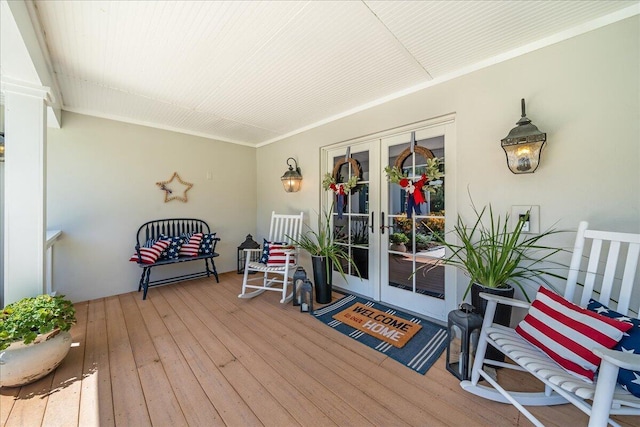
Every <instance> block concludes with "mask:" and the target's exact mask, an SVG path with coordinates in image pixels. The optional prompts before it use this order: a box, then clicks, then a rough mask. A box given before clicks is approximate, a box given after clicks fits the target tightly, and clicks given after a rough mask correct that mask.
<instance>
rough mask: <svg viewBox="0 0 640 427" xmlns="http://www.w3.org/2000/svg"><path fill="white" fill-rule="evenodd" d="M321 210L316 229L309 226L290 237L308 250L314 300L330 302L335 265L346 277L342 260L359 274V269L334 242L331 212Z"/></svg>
mask: <svg viewBox="0 0 640 427" xmlns="http://www.w3.org/2000/svg"><path fill="white" fill-rule="evenodd" d="M332 210H333V206H332V207H331V209H330V210H328V211H323V212H322V213H321V214H320V215H318V229H317V231H316V230H313V229H311V228H309V229H308V230H307V231H306V232H304V233H302V234H301V235H300V238H299V239H297V240H296V239H291V242H292V243H294V244H295V245H297V246H299V247H300V248H301V249H303V250H305V251H307V252H309V254H310V255H311V262H312V266H313V279H314V286H315V288H316V301H317V302H318V303H320V304H327V303H329V302H331V292H332V280H331V276H332V271H333V267H334V266H335V268H336V270H337V271H338V272H339V273H340V275H341V276H342V277H343V278H345V279H346V275H345V272H344V269H343V266H342V261H347V262H348V263H349V264H351V265H352V266H353V268H354V270H355V271H356V272H357V274H358V276H360V271H359V270H358V267H357V266H356V264H355V263H354V261H353V259H352V258H351V257H350V256H349V254H348V253H347V252H346V251H345V250H344V247H343V246H341V245H339V244H338V243H336V242H335V241H334V240H333V238H332V235H331V212H332Z"/></svg>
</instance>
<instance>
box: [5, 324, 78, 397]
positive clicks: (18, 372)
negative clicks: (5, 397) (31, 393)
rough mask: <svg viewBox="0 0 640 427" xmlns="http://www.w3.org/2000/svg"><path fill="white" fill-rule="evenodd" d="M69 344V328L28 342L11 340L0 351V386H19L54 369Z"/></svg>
mask: <svg viewBox="0 0 640 427" xmlns="http://www.w3.org/2000/svg"><path fill="white" fill-rule="evenodd" d="M69 348H71V334H70V333H69V332H57V331H56V332H54V333H51V334H49V335H43V336H39V337H38V338H37V339H36V340H35V341H34V342H33V343H31V344H26V345H25V344H23V343H22V342H14V343H13V344H11V345H10V346H9V347H8V348H6V349H4V350H2V351H0V386H2V387H18V386H21V385H25V384H29V383H31V382H33V381H36V380H38V379H40V378H42V377H44V376H45V375H47V374H48V373H49V372H51V371H53V370H54V369H55V368H56V367H57V366H58V365H59V364H60V362H62V360H63V359H64V358H65V356H66V355H67V353H68V352H69Z"/></svg>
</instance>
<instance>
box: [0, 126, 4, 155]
mask: <svg viewBox="0 0 640 427" xmlns="http://www.w3.org/2000/svg"><path fill="white" fill-rule="evenodd" d="M0 162H4V133H3V132H0Z"/></svg>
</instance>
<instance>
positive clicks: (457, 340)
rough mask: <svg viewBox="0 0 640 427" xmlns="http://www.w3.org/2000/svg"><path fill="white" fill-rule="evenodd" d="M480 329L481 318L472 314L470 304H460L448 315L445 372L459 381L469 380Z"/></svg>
mask: <svg viewBox="0 0 640 427" xmlns="http://www.w3.org/2000/svg"><path fill="white" fill-rule="evenodd" d="M481 327H482V316H480V315H479V314H477V313H474V312H473V306H471V305H470V304H462V305H461V306H460V309H459V310H453V311H452V312H450V313H449V317H448V335H449V345H448V346H447V362H446V363H447V365H446V366H447V371H449V372H451V373H452V374H453V375H455V376H456V377H457V378H458V379H459V380H460V381H465V380H468V379H471V368H472V366H473V358H474V357H475V354H476V346H477V345H478V339H479V338H480V328H481Z"/></svg>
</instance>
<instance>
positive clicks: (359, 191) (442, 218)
mask: <svg viewBox="0 0 640 427" xmlns="http://www.w3.org/2000/svg"><path fill="white" fill-rule="evenodd" d="M454 130H455V129H454V126H453V120H452V119H450V120H449V121H445V122H444V123H442V122H441V123H436V124H432V125H430V126H429V125H427V126H424V127H416V128H414V129H407V130H406V131H401V132H395V133H388V134H386V135H380V136H379V137H376V138H373V139H364V140H359V141H358V140H356V141H350V142H348V143H344V144H340V145H338V146H332V147H327V148H325V149H323V154H324V159H325V161H324V164H325V166H324V171H323V173H329V174H332V176H333V177H334V178H335V179H336V181H337V182H346V181H347V180H348V179H349V178H350V177H353V176H354V175H357V176H358V178H359V180H358V185H357V186H356V187H355V188H353V189H351V190H350V191H349V192H348V193H349V194H347V197H346V203H336V201H337V197H336V196H335V195H334V194H333V193H332V192H326V193H325V194H324V202H323V203H324V204H325V206H333V214H332V219H333V232H334V239H335V241H336V242H337V243H338V244H340V245H342V246H343V248H344V249H345V252H347V253H349V255H350V256H351V259H353V261H354V263H355V265H356V267H357V269H358V271H359V272H360V277H358V275H357V273H356V270H355V268H354V267H353V265H350V264H349V263H344V264H343V268H344V271H345V273H346V280H344V279H343V278H342V277H341V276H340V274H339V273H337V272H334V284H335V286H336V287H339V288H343V289H344V290H346V291H349V292H353V293H357V294H360V295H363V296H366V297H369V298H372V299H374V300H378V301H382V302H386V303H389V304H391V305H394V306H397V307H401V308H403V309H406V310H410V311H413V312H416V313H419V314H422V315H425V316H429V317H433V318H435V319H440V320H446V313H447V312H448V311H449V310H451V309H453V308H455V301H456V300H457V298H458V295H457V292H456V289H457V287H456V286H455V285H452V286H449V287H446V286H445V284H446V283H454V282H455V277H454V276H455V272H454V271H450V269H449V268H448V267H447V268H445V267H444V266H442V265H439V264H438V262H437V261H438V259H439V258H442V257H443V256H444V255H445V252H444V248H443V247H442V246H439V245H438V244H437V242H436V241H435V239H434V233H444V231H445V225H446V224H447V223H450V224H451V223H453V221H451V220H449V218H450V217H451V216H453V215H455V206H454V203H453V201H454V197H453V196H451V197H449V198H447V197H446V195H447V190H448V189H452V188H454V187H453V174H452V173H447V172H449V171H445V169H444V167H445V164H446V165H449V164H450V163H453V162H452V161H451V160H452V159H451V157H453V155H454V154H455V151H454V148H455V135H454ZM411 147H413V149H412V148H411ZM431 157H436V158H438V159H440V161H441V166H440V168H441V172H444V176H443V177H441V178H439V179H438V180H429V182H428V184H427V185H425V187H424V188H431V190H429V191H423V195H424V201H423V200H422V199H420V198H418V199H415V198H413V194H410V190H409V188H408V187H402V186H401V185H399V184H397V183H391V182H388V180H387V176H386V174H385V172H384V169H385V167H387V166H388V167H393V166H397V167H398V168H399V170H400V171H401V172H402V174H403V175H404V176H406V177H407V178H408V179H410V180H412V182H416V183H417V182H418V181H419V180H420V179H421V178H422V174H423V173H425V172H426V168H427V159H428V158H431ZM447 159H449V160H450V161H449V163H447V161H446V160H447ZM450 191H451V190H449V192H450ZM408 193H409V194H408ZM410 198H411V199H412V200H411V201H410ZM416 200H417V201H418V202H419V203H415V202H416ZM445 204H446V208H445ZM391 236H393V237H395V238H397V239H400V240H406V242H405V243H404V244H403V245H397V244H394V242H393V240H392V239H391Z"/></svg>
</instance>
